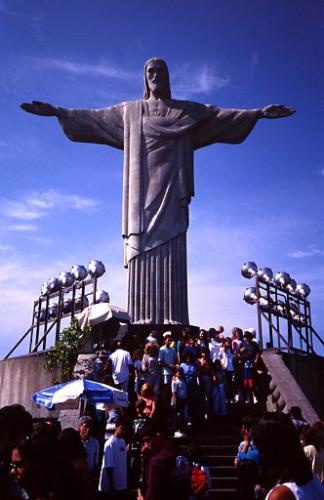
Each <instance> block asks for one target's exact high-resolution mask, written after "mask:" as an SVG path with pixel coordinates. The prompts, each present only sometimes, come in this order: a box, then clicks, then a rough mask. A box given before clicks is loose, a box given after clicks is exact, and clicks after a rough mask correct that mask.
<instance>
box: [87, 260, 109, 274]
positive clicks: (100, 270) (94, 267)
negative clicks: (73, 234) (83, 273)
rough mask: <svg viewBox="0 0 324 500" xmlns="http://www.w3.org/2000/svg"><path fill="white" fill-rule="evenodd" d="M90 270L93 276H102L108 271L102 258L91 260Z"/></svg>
mask: <svg viewBox="0 0 324 500" xmlns="http://www.w3.org/2000/svg"><path fill="white" fill-rule="evenodd" d="M88 272H89V274H90V276H91V278H100V276H102V275H103V274H105V272H106V268H105V266H104V264H103V263H102V262H101V261H100V260H90V262H89V265H88Z"/></svg>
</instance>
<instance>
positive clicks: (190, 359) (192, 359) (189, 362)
mask: <svg viewBox="0 0 324 500" xmlns="http://www.w3.org/2000/svg"><path fill="white" fill-rule="evenodd" d="M185 362H186V363H187V365H192V364H194V362H195V355H194V354H193V353H192V352H190V351H188V352H187V353H186V355H185Z"/></svg>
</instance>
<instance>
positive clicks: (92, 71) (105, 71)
mask: <svg viewBox="0 0 324 500" xmlns="http://www.w3.org/2000/svg"><path fill="white" fill-rule="evenodd" d="M31 61H32V63H33V65H34V68H37V69H44V68H48V69H54V70H55V69H56V70H60V71H65V72H66V73H70V74H73V75H87V76H93V77H105V78H112V79H115V80H130V79H137V78H138V76H139V75H138V72H137V71H136V72H135V71H129V70H125V69H123V68H121V67H119V66H117V65H115V64H113V63H111V62H109V61H101V62H99V63H97V64H87V63H83V62H78V61H71V60H66V59H55V58H45V57H44V58H41V57H37V58H32V60H31Z"/></svg>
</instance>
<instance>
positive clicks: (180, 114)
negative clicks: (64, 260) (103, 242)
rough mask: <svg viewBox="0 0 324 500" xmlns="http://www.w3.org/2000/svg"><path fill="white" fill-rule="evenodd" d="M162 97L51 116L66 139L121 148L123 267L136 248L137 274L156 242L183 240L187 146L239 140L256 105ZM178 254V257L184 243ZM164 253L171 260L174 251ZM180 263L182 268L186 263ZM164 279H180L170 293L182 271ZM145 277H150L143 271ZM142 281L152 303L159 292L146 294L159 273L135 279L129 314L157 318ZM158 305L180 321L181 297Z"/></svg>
mask: <svg viewBox="0 0 324 500" xmlns="http://www.w3.org/2000/svg"><path fill="white" fill-rule="evenodd" d="M167 104H168V108H167V112H166V113H165V114H164V115H163V116H161V115H150V113H149V108H148V106H147V101H145V100H139V101H131V102H125V103H121V104H119V105H116V106H113V107H111V108H103V109H98V110H89V109H65V108H58V115H59V121H60V123H61V125H62V127H63V130H64V132H65V133H66V135H67V136H68V137H69V138H70V139H71V140H73V141H80V142H93V143H98V144H106V145H109V146H112V147H115V148H118V149H121V150H124V179H123V217H122V225H123V227H122V234H123V238H124V242H125V266H126V267H129V264H130V262H131V261H132V260H133V259H136V257H140V256H141V259H140V260H141V262H142V265H144V267H143V268H141V269H137V268H136V274H143V273H144V272H145V269H146V272H147V273H148V274H149V276H152V275H156V272H157V270H156V269H149V266H150V265H151V261H152V259H151V256H152V255H153V254H154V251H155V249H156V251H157V252H158V253H159V255H160V253H161V252H160V250H161V248H162V249H163V246H164V245H169V247H170V248H171V249H172V248H183V246H184V247H185V240H184V245H183V243H176V244H174V242H175V241H176V240H175V238H178V237H180V236H181V237H182V238H184V239H185V233H186V231H187V228H188V222H189V218H188V205H189V203H190V200H191V197H192V196H193V195H194V179H193V152H194V150H195V149H198V148H201V147H204V146H207V145H209V144H212V143H215V142H223V143H230V144H238V143H240V142H242V141H243V140H244V139H245V138H246V137H247V136H248V134H249V133H250V132H251V131H252V129H253V127H254V125H255V123H256V121H257V119H258V116H259V111H258V110H235V109H221V108H217V107H214V106H207V105H203V104H198V103H194V102H191V101H178V100H170V101H168V102H167ZM172 241H173V243H172ZM170 242H171V243H170ZM159 247H160V250H159ZM167 251H168V252H169V251H172V250H170V249H168V250H167ZM152 252H153V254H152ZM145 254H147V255H145ZM159 258H160V257H159ZM183 258H184V259H186V254H185V248H184V255H183ZM143 259H144V261H145V259H146V260H147V259H149V261H150V264H148V263H147V262H146V263H145V262H144V264H143ZM171 260H173V261H175V260H178V262H179V256H177V259H175V258H174V259H171ZM180 260H181V256H180ZM170 265H171V264H170ZM172 265H173V264H172ZM172 265H171V266H172ZM184 267H185V274H186V265H185V266H184ZM139 271H141V272H140V273H139ZM173 271H174V270H172V269H171V270H170V269H169V271H168V272H167V274H171V275H172V273H173ZM134 273H135V271H134V272H132V274H133V275H134ZM155 278H156V276H155ZM155 278H154V279H155ZM132 279H134V278H132ZM139 279H140V278H139ZM165 279H167V280H170V279H178V280H180V281H182V283H180V289H179V284H178V286H177V290H178V291H175V290H174V292H173V293H174V294H175V293H179V290H181V286H182V289H183V287H186V276H185V280H184V278H182V277H181V276H178V275H177V273H175V274H174V277H173V278H172V276H171V278H170V277H169V278H168V277H167V276H165V277H162V282H164V281H163V280H165ZM147 280H149V281H150V280H151V278H148V277H146V282H147ZM151 281H152V280H151ZM167 285H168V286H167V289H168V290H167V293H165V290H164V292H163V295H164V296H165V295H170V293H171V292H170V290H171V289H172V286H171V288H170V283H168V284H167ZM145 286H146V287H147V290H148V293H149V294H150V295H151V298H150V300H153V302H155V306H154V307H153V306H152V307H153V309H154V310H155V309H156V307H159V306H158V304H157V302H158V301H159V300H162V298H161V297H158V296H155V297H153V295H154V293H155V294H156V288H157V286H160V287H161V286H162V288H165V284H161V277H158V278H157V281H156V279H155V282H154V283H149V284H147V283H146V284H145V283H142V284H141V283H140V282H139V283H138V287H135V289H131V290H129V295H130V294H131V295H132V296H133V297H132V300H133V301H134V300H135V301H136V305H135V304H134V308H135V309H136V310H138V312H137V313H136V314H135V315H134V314H133V321H148V322H154V323H155V322H159V321H158V320H159V318H157V317H156V315H155V313H154V310H153V309H152V307H151V306H149V305H147V304H143V303H142V302H143V301H142V300H141V298H140V297H139V295H142V294H143V292H145V290H144V288H145ZM143 287H144V288H143ZM154 290H155V291H154ZM183 293H184V294H185V303H186V302H187V298H186V295H187V291H186V290H184V289H183ZM152 294H153V295H152ZM129 300H130V297H129ZM165 300H169V299H168V298H167V299H165ZM172 300H173V299H172ZM177 300H178V299H177ZM165 307H167V308H168V313H167V314H165V310H164V316H163V315H162V316H161V317H163V318H164V321H166V316H168V319H167V321H179V322H187V321H188V313H187V312H185V309H186V305H185V304H184V305H183V307H182V309H183V308H184V310H183V312H182V313H179V312H176V311H175V309H177V308H178V306H177V305H176V304H175V303H174V305H173V306H172V307H171V305H169V306H168V305H165ZM159 316H160V315H159Z"/></svg>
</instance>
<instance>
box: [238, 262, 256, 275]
mask: <svg viewBox="0 0 324 500" xmlns="http://www.w3.org/2000/svg"><path fill="white" fill-rule="evenodd" d="M257 272H258V267H257V265H256V263H255V262H245V263H244V264H243V266H242V268H241V274H242V276H243V277H244V278H247V279H250V278H253V277H254V276H256V274H257Z"/></svg>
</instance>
